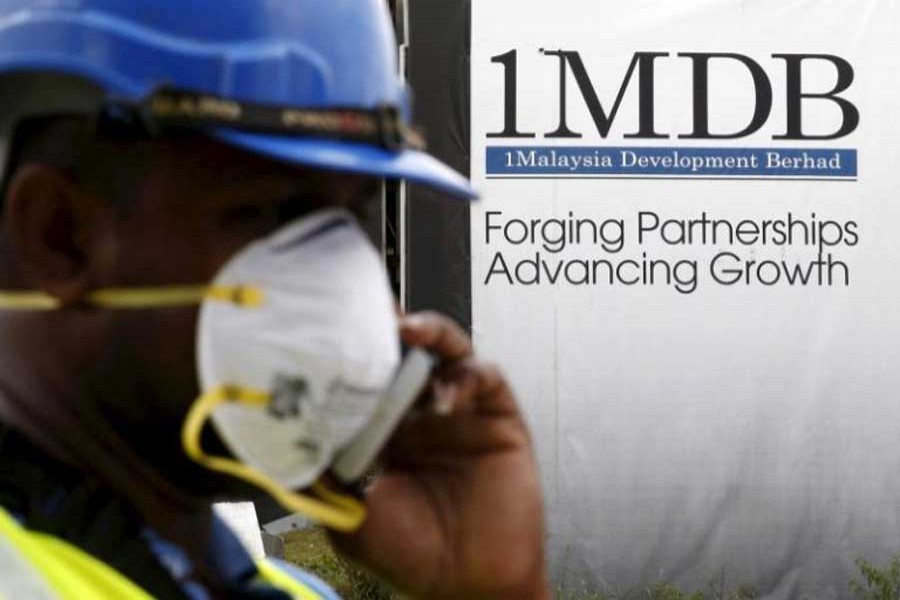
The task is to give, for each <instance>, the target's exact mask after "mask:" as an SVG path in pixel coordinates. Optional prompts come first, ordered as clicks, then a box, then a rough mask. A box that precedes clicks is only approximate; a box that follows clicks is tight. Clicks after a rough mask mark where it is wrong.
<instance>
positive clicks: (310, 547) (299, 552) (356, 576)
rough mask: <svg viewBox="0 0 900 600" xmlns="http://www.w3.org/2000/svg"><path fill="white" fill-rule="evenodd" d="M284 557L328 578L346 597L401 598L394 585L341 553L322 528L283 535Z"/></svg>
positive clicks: (364, 599)
mask: <svg viewBox="0 0 900 600" xmlns="http://www.w3.org/2000/svg"><path fill="white" fill-rule="evenodd" d="M283 540H284V557H285V559H287V560H289V561H290V562H293V563H295V564H298V565H300V566H301V567H303V568H304V569H306V570H307V571H310V572H312V573H315V574H316V575H318V576H319V577H321V578H322V579H323V580H325V581H326V582H328V583H329V584H330V585H331V587H333V588H334V589H335V591H336V592H337V593H338V594H340V595H341V597H342V598H344V600H402V599H401V596H400V595H398V594H396V593H395V592H393V591H392V590H391V588H390V587H389V586H388V585H387V584H385V583H382V582H381V581H379V580H378V579H377V578H376V577H373V576H372V575H370V574H369V573H368V572H367V571H366V570H365V569H362V568H361V567H358V566H357V565H355V564H354V563H352V562H351V561H350V560H348V559H346V558H343V557H342V556H339V555H338V554H337V553H336V552H335V551H334V549H333V548H332V547H331V543H330V542H329V541H328V536H326V535H325V533H324V532H323V531H322V530H320V529H304V530H302V531H295V532H292V533H289V534H287V535H285V536H284V538H283Z"/></svg>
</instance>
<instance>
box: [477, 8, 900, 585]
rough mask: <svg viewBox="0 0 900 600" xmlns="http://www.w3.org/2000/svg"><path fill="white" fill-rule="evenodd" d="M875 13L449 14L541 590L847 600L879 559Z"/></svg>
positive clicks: (887, 498)
mask: <svg viewBox="0 0 900 600" xmlns="http://www.w3.org/2000/svg"><path fill="white" fill-rule="evenodd" d="M898 30H900V4H898V3H896V2H893V1H891V0H860V1H857V2H846V1H845V0H803V1H799V0H793V1H785V0H757V1H755V2H744V1H740V0H681V1H679V2H665V1H663V0H631V1H629V2H615V1H613V0H557V1H556V2H539V1H537V0H491V1H490V2H476V3H473V14H472V52H471V72H472V91H471V118H472V127H471V145H472V148H471V151H472V158H471V171H472V176H473V179H474V180H475V182H476V184H477V185H478V186H479V188H480V189H481V190H482V192H483V194H484V198H485V200H484V201H483V202H482V203H480V205H478V206H476V207H475V208H474V210H473V211H472V216H471V229H472V298H473V305H472V319H473V329H474V334H475V341H476V344H477V345H478V347H479V349H480V351H481V352H482V353H484V354H487V355H489V356H491V357H493V358H495V359H496V360H498V361H500V362H501V363H502V364H503V365H504V366H505V367H506V369H507V371H508V372H509V373H510V374H511V378H512V380H513V382H514V385H515V387H516V388H517V390H518V392H519V395H520V396H521V398H522V400H523V403H524V405H525V408H526V411H527V414H528V418H529V422H530V424H531V427H532V429H533V432H534V436H535V439H536V443H537V446H538V454H539V459H540V463H541V467H542V473H543V479H544V484H545V489H546V494H547V499H548V510H549V519H550V522H549V529H550V536H551V546H552V558H553V565H554V569H555V572H556V574H557V576H558V577H560V578H562V579H563V580H566V579H567V578H568V579H569V580H572V581H579V582H580V581H587V582H588V583H589V584H591V585H593V586H595V587H597V588H599V589H601V590H607V591H609V590H614V591H622V590H627V589H631V588H632V587H638V586H644V585H648V584H652V583H653V582H657V581H665V582H672V583H676V584H680V585H684V586H687V587H692V588H695V589H696V588H704V587H705V586H706V584H707V583H708V582H709V581H711V580H716V581H721V580H722V579H723V578H724V579H725V580H726V581H728V582H730V584H731V585H732V586H733V587H735V588H736V587H739V586H741V585H744V586H750V587H752V588H754V589H756V590H757V591H758V593H759V597H762V598H802V597H808V598H813V599H815V600H827V599H829V598H846V597H851V594H850V592H849V587H848V583H849V581H850V580H851V579H852V578H853V576H854V574H855V573H856V567H855V565H854V561H855V560H856V559H857V558H859V557H864V558H866V559H867V560H869V561H872V562H879V561H881V562H884V561H886V560H888V559H889V558H890V557H891V556H893V555H895V554H898V553H900V476H898V475H897V474H898V473H900V433H898V432H900V427H898V425H897V423H900V402H898V401H897V400H896V395H897V390H898V389H900V302H897V301H896V300H895V298H896V297H897V296H898V294H900V235H898V231H900V230H898V227H897V224H898V222H900V202H898V201H897V200H896V198H897V194H898V192H897V187H898V183H900V151H898V143H897V139H898V138H900V120H898V118H897V117H896V116H895V112H896V110H897V109H896V105H897V102H896V99H897V98H898V97H900V78H898V77H897V76H896V75H895V70H896V69H895V67H894V64H893V63H894V62H895V59H896V57H897V56H898V50H900V41H898V40H900V36H898V34H900V31H898Z"/></svg>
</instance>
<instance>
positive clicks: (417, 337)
mask: <svg viewBox="0 0 900 600" xmlns="http://www.w3.org/2000/svg"><path fill="white" fill-rule="evenodd" d="M400 338H401V339H402V340H403V343H404V344H406V345H407V346H415V347H418V348H424V349H425V350H429V351H431V352H433V353H434V354H436V355H437V356H438V357H440V358H441V359H442V360H444V361H448V362H452V361H456V360H462V359H464V358H466V357H468V356H471V355H472V341H471V340H470V339H469V336H468V335H467V334H466V332H465V331H463V329H462V327H460V326H459V325H457V324H456V323H454V322H453V320H452V319H450V318H448V317H445V316H443V315H439V314H437V313H431V312H423V313H416V314H412V315H407V316H405V317H402V318H401V319H400Z"/></svg>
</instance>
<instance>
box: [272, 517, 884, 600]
mask: <svg viewBox="0 0 900 600" xmlns="http://www.w3.org/2000/svg"><path fill="white" fill-rule="evenodd" d="M284 551H285V558H286V559H287V560H289V561H291V562H293V563H295V564H298V565H300V566H301V567H303V568H304V569H306V570H308V571H310V572H312V573H315V574H316V575H318V576H319V577H321V578H322V579H324V580H325V581H327V582H328V583H329V584H331V586H332V587H333V588H334V589H335V590H336V591H337V592H338V594H340V595H341V597H342V598H344V599H345V600H404V599H403V596H401V595H399V594H397V593H396V592H394V591H393V590H391V588H390V587H389V586H388V585H386V584H384V583H382V582H381V581H379V580H378V579H377V578H375V577H373V576H372V575H371V574H369V573H368V572H367V571H365V570H364V569H362V568H360V567H359V566H357V565H355V564H353V563H352V562H351V561H349V560H347V559H345V558H343V557H341V556H339V555H338V554H337V553H336V552H335V551H334V549H333V548H332V547H331V544H330V542H329V541H328V537H327V536H326V535H325V534H324V533H323V532H322V531H321V530H319V529H306V530H303V531H296V532H293V533H289V534H287V535H286V536H285V537H284ZM856 564H857V566H858V567H859V577H858V578H857V579H854V580H853V581H851V582H850V584H849V589H850V591H852V592H853V594H854V596H855V597H856V598H857V599H858V600H900V555H898V556H897V557H896V558H894V560H893V561H891V562H890V563H889V564H887V565H884V566H878V565H873V564H871V563H868V562H866V561H865V560H863V559H859V560H857V562H856ZM553 596H554V598H555V599H556V600H754V599H756V598H758V597H759V596H758V594H757V593H756V592H755V591H754V590H753V588H749V587H738V588H737V589H731V588H730V586H728V585H726V584H725V582H724V581H723V580H717V581H713V582H711V583H710V584H709V585H708V586H707V587H706V589H703V590H698V591H693V592H685V591H682V590H679V589H677V588H675V587H673V586H671V585H667V584H657V585H654V586H651V587H648V588H645V589H639V590H630V591H627V592H622V593H616V592H608V591H604V592H601V591H597V590H593V589H590V587H589V586H588V585H586V584H585V585H582V586H580V587H579V586H575V587H568V588H565V589H563V588H559V589H556V590H555V591H554V594H553Z"/></svg>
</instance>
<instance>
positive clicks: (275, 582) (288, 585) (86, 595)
mask: <svg viewBox="0 0 900 600" xmlns="http://www.w3.org/2000/svg"><path fill="white" fill-rule="evenodd" d="M257 566H258V569H259V577H260V580H261V581H263V582H265V583H267V584H269V585H271V586H273V587H275V588H277V589H279V590H281V591H283V592H286V593H287V594H289V595H290V596H291V597H292V598H294V600H321V599H322V596H320V595H319V594H318V593H317V592H316V591H315V590H313V589H312V588H310V587H309V586H307V585H305V584H304V583H302V582H300V581H297V580H296V579H294V578H293V577H291V576H290V575H288V574H287V573H285V572H283V571H281V570H279V569H278V568H277V567H275V566H273V565H272V564H270V563H268V562H261V563H260V564H259V565H257ZM19 599H27V600H152V597H151V596H150V594H148V593H147V592H145V591H144V590H142V589H141V588H140V587H138V586H137V585H135V584H134V583H133V582H132V581H131V580H129V579H128V578H126V577H125V576H123V575H122V574H121V573H119V572H118V571H116V570H115V569H113V568H111V567H109V566H108V565H106V564H104V563H103V562H101V561H99V560H97V559H96V558H94V557H93V556H91V555H89V554H87V553H85V552H83V551H81V550H79V549H78V548H76V547H74V546H72V545H70V544H68V543H66V542H64V541H62V540H60V539H57V538H55V537H53V536H49V535H46V534H43V533H38V532H34V531H29V530H28V529H25V528H24V527H22V526H21V525H20V524H19V523H18V521H16V520H15V519H14V518H12V516H10V515H9V513H7V512H6V511H4V510H3V509H2V508H0V600H19Z"/></svg>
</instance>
